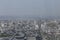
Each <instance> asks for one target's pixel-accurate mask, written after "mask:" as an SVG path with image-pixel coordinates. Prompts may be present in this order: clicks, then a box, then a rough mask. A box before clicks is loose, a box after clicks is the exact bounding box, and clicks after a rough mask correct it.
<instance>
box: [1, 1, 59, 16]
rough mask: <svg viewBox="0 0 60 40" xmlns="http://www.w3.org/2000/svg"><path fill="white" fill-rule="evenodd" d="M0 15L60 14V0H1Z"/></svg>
mask: <svg viewBox="0 0 60 40" xmlns="http://www.w3.org/2000/svg"><path fill="white" fill-rule="evenodd" d="M0 15H1V16H3V15H6V16H60V0H0Z"/></svg>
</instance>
